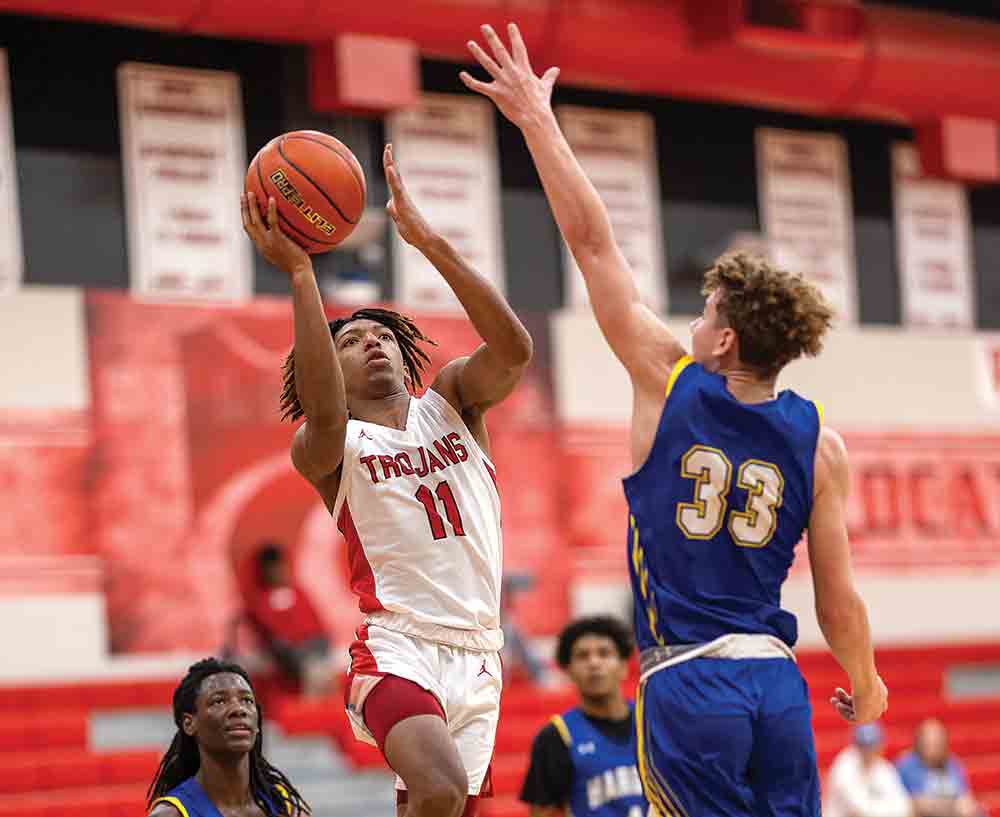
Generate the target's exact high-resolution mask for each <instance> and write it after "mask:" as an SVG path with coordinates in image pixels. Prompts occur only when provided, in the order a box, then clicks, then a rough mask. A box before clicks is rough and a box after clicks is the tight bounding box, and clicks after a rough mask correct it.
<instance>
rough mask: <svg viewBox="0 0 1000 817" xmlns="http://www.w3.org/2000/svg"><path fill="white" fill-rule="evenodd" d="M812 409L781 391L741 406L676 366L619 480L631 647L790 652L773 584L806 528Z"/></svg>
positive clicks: (720, 383)
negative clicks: (746, 641)
mask: <svg viewBox="0 0 1000 817" xmlns="http://www.w3.org/2000/svg"><path fill="white" fill-rule="evenodd" d="M821 422H822V409H821V408H820V406H819V405H818V404H816V403H813V402H812V401H810V400H806V399H804V398H802V397H800V396H799V395H797V394H795V392H793V391H790V390H785V391H782V392H781V393H780V394H779V395H778V396H777V397H776V398H775V399H774V400H770V401H768V402H766V403H755V404H748V403H741V402H739V401H738V400H737V399H736V398H734V397H733V396H732V395H731V394H730V393H729V391H728V390H727V388H726V380H725V378H724V377H722V376H721V375H717V374H712V373H710V372H708V371H706V370H705V369H704V367H702V366H701V365H699V364H697V363H695V362H693V361H692V360H691V358H690V357H687V356H685V357H683V358H681V360H680V361H678V362H677V365H676V366H675V367H674V369H673V371H672V372H671V375H670V380H669V382H668V385H667V398H666V402H665V404H664V407H663V413H662V414H661V416H660V422H659V425H658V427H657V429H656V436H655V438H654V441H653V447H652V449H651V451H650V453H649V458H648V459H647V460H646V462H645V463H644V464H643V465H642V467H641V468H639V470H638V471H636V472H635V473H634V474H632V475H631V476H629V477H627V478H626V479H625V480H624V485H625V496H626V498H627V500H628V505H629V532H628V557H629V558H628V562H629V572H630V575H631V580H632V590H633V594H634V598H635V628H636V636H637V641H638V644H639V648H640V649H645V648H647V647H651V646H655V645H657V644H693V643H700V642H705V641H711V640H712V639H715V638H718V637H719V636H722V635H725V634H727V633H764V634H768V635H773V636H777V637H778V638H780V639H781V640H782V641H784V642H785V643H786V644H788V645H789V646H792V645H794V644H795V641H796V638H797V637H798V625H797V623H796V620H795V616H793V615H792V614H791V613H789V612H788V611H786V610H782V609H781V585H782V583H783V582H784V580H785V577H786V576H787V575H788V569H789V567H790V566H791V564H792V559H793V557H794V550H795V546H796V544H798V542H799V540H800V539H801V538H802V533H803V531H804V530H805V528H806V527H807V525H808V522H809V514H810V512H811V509H812V501H813V464H814V457H815V454H816V443H817V439H818V435H819V428H820V424H821Z"/></svg>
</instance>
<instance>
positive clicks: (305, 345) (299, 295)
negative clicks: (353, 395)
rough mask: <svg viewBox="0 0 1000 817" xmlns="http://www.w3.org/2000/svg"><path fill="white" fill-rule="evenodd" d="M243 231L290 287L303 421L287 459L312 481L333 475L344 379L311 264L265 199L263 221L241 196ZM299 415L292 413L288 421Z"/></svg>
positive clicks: (339, 455) (341, 430)
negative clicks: (281, 225) (265, 207)
mask: <svg viewBox="0 0 1000 817" xmlns="http://www.w3.org/2000/svg"><path fill="white" fill-rule="evenodd" d="M240 203H241V207H242V212H243V228H244V229H245V230H246V232H247V235H249V236H250V238H251V240H252V241H253V242H254V244H255V245H256V246H257V249H258V250H259V251H260V253H261V255H263V256H264V258H265V259H266V260H267V261H269V262H270V263H271V264H273V265H274V266H276V267H277V268H278V269H280V270H282V271H283V272H284V273H285V274H286V275H288V277H289V279H290V280H291V283H292V305H293V310H294V319H295V348H294V351H293V364H292V365H293V366H294V380H293V381H292V386H291V387H292V390H293V392H294V394H292V395H290V396H289V397H290V398H292V399H297V401H298V408H299V409H301V412H302V414H304V415H305V418H306V422H305V423H304V424H303V426H302V427H301V428H300V429H299V430H298V431H297V432H296V434H295V440H294V442H293V443H292V461H293V462H294V463H295V467H296V468H297V469H298V470H299V472H300V473H301V474H302V475H303V476H304V477H306V478H307V479H309V480H311V481H312V482H317V481H319V480H321V479H323V478H324V477H327V476H329V475H330V474H332V473H334V472H335V471H336V470H337V468H338V467H339V466H340V463H341V461H342V460H343V458H344V434H345V432H346V429H347V419H348V418H347V398H346V396H345V394H344V377H343V374H342V373H341V371H340V363H339V362H338V360H337V355H336V353H335V352H334V348H333V337H332V336H331V334H330V327H329V325H328V324H327V320H326V314H325V313H324V311H323V299H322V298H321V297H320V294H319V287H318V286H317V285H316V274H315V272H314V270H313V265H312V261H311V260H310V258H309V256H308V254H307V253H306V252H305V250H303V249H302V248H301V247H299V246H298V244H296V243H295V242H294V241H292V240H291V239H290V238H288V236H286V235H285V234H284V233H283V232H282V231H281V228H280V227H279V226H278V214H277V206H276V204H275V201H274V199H273V198H272V199H270V200H269V201H268V208H267V221H266V223H265V221H264V219H263V218H262V217H261V214H260V210H259V209H258V206H257V202H256V201H255V200H254V195H253V193H244V194H243V195H242V196H241V197H240ZM297 413H298V412H296V411H293V412H291V414H292V415H293V419H295V415H297Z"/></svg>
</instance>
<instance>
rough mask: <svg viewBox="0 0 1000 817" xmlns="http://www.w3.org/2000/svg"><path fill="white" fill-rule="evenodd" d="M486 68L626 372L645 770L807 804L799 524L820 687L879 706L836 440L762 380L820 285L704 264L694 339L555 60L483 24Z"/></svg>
mask: <svg viewBox="0 0 1000 817" xmlns="http://www.w3.org/2000/svg"><path fill="white" fill-rule="evenodd" d="M482 30H483V34H484V36H485V38H486V41H487V43H488V44H489V46H490V50H491V52H492V55H490V54H487V53H486V52H485V51H484V50H483V49H482V48H480V47H479V46H478V45H476V44H475V43H471V42H470V44H469V48H470V50H471V51H472V53H473V55H474V56H475V57H476V59H477V60H478V61H479V63H480V64H481V65H482V66H483V68H485V69H486V71H487V72H488V73H489V74H490V76H491V77H492V78H493V82H490V83H485V82H480V81H478V80H475V79H473V78H472V77H471V76H469V75H468V74H466V73H464V72H463V73H462V80H463V81H464V82H465V84H466V85H467V86H468V87H469V88H471V89H472V90H474V91H477V92H479V93H482V94H484V95H485V96H488V97H489V98H490V99H492V100H493V101H494V103H495V104H496V105H497V107H498V108H499V109H500V111H501V112H502V113H503V114H504V115H505V116H506V117H507V118H508V119H509V120H510V121H511V122H513V123H514V124H515V125H516V126H517V127H519V128H520V130H521V132H522V134H523V135H524V138H525V140H526V142H527V145H528V149H529V150H530V151H531V155H532V158H533V159H534V162H535V166H536V167H537V169H538V173H539V176H540V177H541V180H542V184H543V186H544V188H545V193H546V195H547V197H548V200H549V203H550V205H551V207H552V210H553V212H554V214H555V217H556V221H557V222H558V224H559V228H560V229H561V231H562V234H563V236H564V238H565V239H566V242H567V244H568V245H569V247H570V250H571V251H572V252H573V255H574V257H575V259H576V261H577V264H578V265H579V267H580V270H581V271H582V273H583V276H584V279H585V282H586V285H587V290H588V292H589V295H590V303H591V307H592V308H593V310H594V314H595V316H596V318H597V322H598V325H599V326H600V329H601V332H602V333H603V334H604V337H605V339H606V340H607V342H608V345H609V346H610V347H611V349H612V351H613V352H614V354H615V355H616V356H617V357H618V359H619V360H620V361H621V363H622V365H624V366H625V368H626V370H627V371H628V373H629V375H630V377H631V381H632V392H633V404H632V405H633V408H632V423H631V432H630V435H631V436H630V441H631V451H632V463H633V466H634V468H635V471H634V473H633V474H632V475H631V476H629V477H628V478H627V479H626V480H625V494H626V497H627V499H628V504H629V510H630V515H629V531H628V550H629V559H628V561H629V566H630V571H631V575H632V585H633V592H634V596H635V623H636V631H637V640H638V643H639V647H640V649H641V650H642V657H641V660H642V676H641V681H640V687H639V694H638V701H637V726H638V729H639V734H638V747H639V764H640V774H641V776H642V778H643V787H644V790H645V792H646V795H647V797H648V799H649V801H650V803H651V804H652V805H653V806H654V807H655V808H656V809H657V811H659V813H660V814H661V815H663V817H668V816H669V817H701V816H702V815H706V816H707V815H713V816H714V817H718V816H719V815H772V814H773V815H779V814H780V815H810V816H812V815H818V814H819V781H818V776H817V770H816V757H815V749H814V745H813V738H812V730H811V724H810V719H811V708H810V705H809V696H808V691H807V689H806V684H805V681H804V680H803V678H802V676H801V674H800V673H799V670H798V667H797V665H796V663H795V660H794V654H793V653H792V649H791V648H792V646H793V645H794V643H795V640H796V621H795V618H794V616H792V615H791V614H790V613H788V612H787V611H784V610H782V609H781V606H780V592H781V585H782V583H783V582H784V580H785V577H786V575H787V573H788V569H789V566H790V565H791V563H792V559H793V551H794V548H795V545H796V544H797V543H798V542H799V540H800V538H801V536H802V533H803V531H805V530H806V529H808V532H809V557H810V563H811V566H812V574H813V581H814V587H815V597H816V612H817V615H818V618H819V623H820V626H821V628H822V630H823V634H824V636H825V637H826V639H827V642H828V643H829V645H830V647H831V650H832V651H833V654H834V656H835V657H836V658H837V660H838V661H839V662H840V664H841V666H842V667H843V668H844V670H845V671H846V672H847V675H848V677H849V678H850V681H851V693H850V694H848V693H847V692H845V691H844V690H842V689H838V690H837V691H836V694H835V697H833V698H831V703H832V705H833V706H834V707H835V708H836V709H837V711H838V712H839V713H840V714H841V715H843V716H844V717H845V718H847V719H848V720H854V721H858V722H866V721H871V720H874V719H875V718H878V717H879V716H880V715H881V714H882V712H883V711H884V710H885V708H886V698H887V693H886V688H885V685H884V684H883V683H882V681H881V679H880V678H879V676H878V673H877V672H876V669H875V659H874V654H873V650H872V643H871V634H870V630H869V624H868V615H867V611H866V608H865V605H864V602H863V601H862V600H861V598H860V596H859V595H858V593H857V591H856V590H855V587H854V582H853V579H852V575H851V567H850V551H849V546H848V541H847V529H846V525H845V518H844V508H845V504H846V500H847V490H848V468H847V453H846V450H845V448H844V443H843V441H842V440H841V438H840V437H839V435H837V433H836V432H834V431H833V430H832V429H830V428H828V427H825V426H823V424H822V415H821V411H820V409H819V407H818V406H816V405H815V404H813V403H812V402H810V401H808V400H804V399H803V398H801V397H799V396H798V395H797V394H794V393H793V392H790V391H783V392H781V393H780V394H778V393H776V389H775V381H776V378H777V375H778V373H779V372H780V371H781V369H782V367H783V366H784V365H785V364H787V363H789V362H790V361H792V360H795V359H796V358H798V357H799V356H801V355H803V354H806V355H815V354H817V353H818V352H819V351H820V348H821V342H822V337H823V335H824V333H825V332H826V330H827V329H828V328H829V326H830V322H831V317H832V315H831V311H830V309H829V308H828V307H827V305H826V304H825V303H824V301H823V299H822V297H821V296H820V294H819V292H818V291H817V290H816V289H815V287H813V286H812V285H810V284H809V283H807V282H806V281H804V280H803V279H802V278H801V277H800V276H796V275H790V274H788V273H786V272H783V271H780V270H777V269H775V268H773V267H772V266H770V265H768V264H766V263H764V262H761V261H758V260H756V259H752V258H749V257H746V256H739V255H738V256H734V257H727V258H723V259H720V260H719V261H718V262H717V263H716V264H715V265H714V266H713V267H712V269H710V270H709V271H708V272H707V273H706V276H705V286H704V292H705V295H706V302H705V310H704V313H703V315H702V316H701V317H700V318H698V319H697V320H696V321H694V322H693V323H692V326H691V331H692V346H693V354H692V355H691V356H689V355H687V354H686V353H685V350H684V348H683V347H682V346H681V344H680V343H679V342H678V340H677V339H676V338H674V336H673V335H672V334H671V333H670V331H669V330H668V329H667V327H666V326H665V325H664V323H663V322H662V321H661V320H660V319H659V318H658V317H657V316H656V315H655V314H654V313H653V312H652V311H651V310H650V309H649V308H648V307H646V306H645V305H644V304H643V303H642V301H641V300H640V298H639V294H638V292H637V289H636V286H635V283H634V281H633V279H632V274H631V271H630V269H629V267H628V264H627V262H626V261H625V259H624V257H623V256H622V253H621V252H620V250H619V248H618V246H617V245H616V243H615V240H614V236H613V234H612V230H611V225H610V223H609V220H608V215H607V211H606V209H605V207H604V205H603V203H602V202H601V200H600V198H599V197H598V194H597V191H596V190H595V189H594V187H593V185H591V183H590V182H589V181H588V179H587V177H586V176H585V175H584V173H583V170H582V169H581V167H580V165H579V163H578V162H577V160H576V158H575V157H574V156H573V153H572V151H571V150H570V148H569V145H568V144H567V142H566V140H565V138H564V137H563V134H562V132H561V131H560V129H559V125H558V123H557V121H556V118H555V116H554V114H553V112H552V109H551V105H550V97H551V93H552V86H553V84H554V83H555V80H556V76H557V75H558V69H556V68H550V69H549V70H547V71H546V72H545V73H544V74H543V75H542V76H541V77H537V76H536V75H535V73H534V71H533V70H532V68H531V65H530V63H529V61H528V55H527V51H526V49H525V47H524V43H523V42H522V40H521V36H520V34H519V32H518V31H517V28H516V26H513V25H512V26H510V28H509V34H510V39H511V50H510V51H508V50H507V48H506V47H505V46H504V45H503V43H502V42H501V41H500V39H499V37H497V35H496V33H495V32H494V31H493V30H492V29H491V28H490V27H489V26H484V27H483V29H482Z"/></svg>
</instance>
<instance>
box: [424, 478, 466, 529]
mask: <svg viewBox="0 0 1000 817" xmlns="http://www.w3.org/2000/svg"><path fill="white" fill-rule="evenodd" d="M435 495H437V498H438V499H440V500H441V504H442V505H444V513H445V516H446V517H448V523H449V524H450V525H451V528H452V530H453V531H454V532H455V536H465V528H464V527H463V526H462V515H461V514H460V513H459V511H458V503H457V502H455V494H454V493H452V490H451V486H450V485H449V484H448V483H447V481H445V482H439V483H438V484H437V487H436V488H435V489H434V493H431V489H430V488H428V487H427V486H426V485H421V486H420V487H419V488H418V489H417V493H416V497H417V499H418V500H419V501H420V504H421V505H423V506H424V510H425V511H427V521H428V523H430V526H431V535H432V536H433V537H434V538H435V539H444V538H445V537H446V536H447V535H448V532H447V530H446V529H445V526H444V520H443V519H442V518H441V514H439V513H438V509H437V502H436V501H435V499H434V497H435Z"/></svg>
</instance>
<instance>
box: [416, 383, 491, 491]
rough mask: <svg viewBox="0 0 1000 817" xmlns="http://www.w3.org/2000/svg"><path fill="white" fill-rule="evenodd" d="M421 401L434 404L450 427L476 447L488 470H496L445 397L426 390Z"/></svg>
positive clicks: (469, 429) (470, 430) (488, 456)
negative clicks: (448, 421)
mask: <svg viewBox="0 0 1000 817" xmlns="http://www.w3.org/2000/svg"><path fill="white" fill-rule="evenodd" d="M421 399H430V401H431V403H432V404H434V406H435V407H437V409H438V410H439V411H441V412H443V413H444V415H445V416H446V417H448V419H449V420H450V421H451V424H452V425H454V426H456V427H457V428H460V429H461V430H462V435H463V436H464V437H465V438H466V439H467V440H468V441H469V442H471V443H472V444H473V445H474V446H475V447H476V450H477V451H478V452H479V455H480V456H481V457H482V458H483V459H484V460H486V462H488V463H489V465H490V468H492V469H493V470H494V471H496V470H497V467H496V465H495V464H494V462H493V460H492V459H491V458H490V455H489V454H487V453H486V452H485V451H483V447H482V446H481V445H480V444H479V440H477V439H476V437H475V435H474V434H473V433H472V429H471V428H469V427H468V426H467V425H466V424H465V420H463V419H462V415H461V414H459V413H458V412H457V411H456V410H455V407H454V406H453V405H452V404H451V403H449V402H448V400H447V399H446V398H445V397H443V396H442V395H440V394H438V393H437V392H436V391H434V389H431V388H428V389H427V391H425V392H424V395H423V397H422V398H421Z"/></svg>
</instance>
